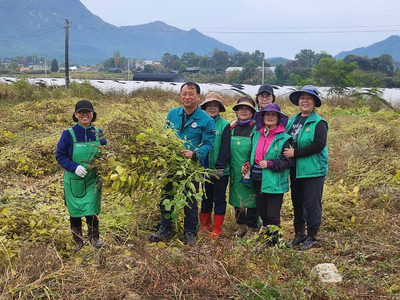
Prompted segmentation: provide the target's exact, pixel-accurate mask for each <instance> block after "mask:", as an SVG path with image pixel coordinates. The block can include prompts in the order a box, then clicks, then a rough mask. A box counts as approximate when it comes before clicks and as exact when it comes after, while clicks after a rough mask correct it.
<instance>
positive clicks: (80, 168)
mask: <svg viewBox="0 0 400 300" xmlns="http://www.w3.org/2000/svg"><path fill="white" fill-rule="evenodd" d="M75 174H76V175H78V176H80V177H82V178H84V177H85V176H86V174H87V171H86V169H85V168H84V167H83V166H81V165H79V166H78V167H76V170H75Z"/></svg>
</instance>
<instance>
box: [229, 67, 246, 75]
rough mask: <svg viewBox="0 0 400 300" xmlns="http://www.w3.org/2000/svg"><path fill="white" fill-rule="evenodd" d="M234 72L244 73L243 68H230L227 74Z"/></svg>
mask: <svg viewBox="0 0 400 300" xmlns="http://www.w3.org/2000/svg"><path fill="white" fill-rule="evenodd" d="M234 71H239V72H242V71H243V67H229V68H226V70H225V74H228V73H230V72H234Z"/></svg>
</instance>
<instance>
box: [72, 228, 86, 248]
mask: <svg viewBox="0 0 400 300" xmlns="http://www.w3.org/2000/svg"><path fill="white" fill-rule="evenodd" d="M71 230H72V236H73V238H74V241H75V243H76V244H75V246H74V247H72V250H73V251H79V250H81V249H82V247H83V238H82V226H80V227H71Z"/></svg>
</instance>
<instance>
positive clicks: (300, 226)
mask: <svg viewBox="0 0 400 300" xmlns="http://www.w3.org/2000/svg"><path fill="white" fill-rule="evenodd" d="M294 231H295V235H294V239H293V240H292V241H291V242H290V243H287V244H286V247H288V248H292V247H294V246H297V245H300V244H301V243H303V242H304V241H305V240H306V238H307V236H306V225H305V224H304V223H295V224H294Z"/></svg>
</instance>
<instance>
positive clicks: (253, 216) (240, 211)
mask: <svg viewBox="0 0 400 300" xmlns="http://www.w3.org/2000/svg"><path fill="white" fill-rule="evenodd" d="M234 208H235V218H236V223H237V224H246V225H247V227H251V228H257V227H258V224H257V222H258V213H257V208H245V207H236V206H234Z"/></svg>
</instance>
